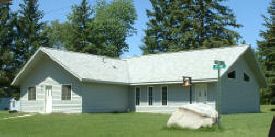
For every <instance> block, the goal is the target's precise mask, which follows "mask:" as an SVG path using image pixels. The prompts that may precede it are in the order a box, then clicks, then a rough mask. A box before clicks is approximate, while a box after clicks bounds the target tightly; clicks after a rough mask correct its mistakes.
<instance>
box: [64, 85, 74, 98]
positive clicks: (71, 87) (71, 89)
mask: <svg viewBox="0 0 275 137" xmlns="http://www.w3.org/2000/svg"><path fill="white" fill-rule="evenodd" d="M68 85H69V86H71V98H70V99H66V100H64V99H62V92H63V86H68ZM72 93H73V86H72V84H61V101H72V98H73V97H72V95H73V94H72Z"/></svg>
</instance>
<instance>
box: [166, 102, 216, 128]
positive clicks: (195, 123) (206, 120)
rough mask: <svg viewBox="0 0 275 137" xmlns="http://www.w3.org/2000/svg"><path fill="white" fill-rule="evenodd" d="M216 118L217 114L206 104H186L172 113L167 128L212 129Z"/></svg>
mask: <svg viewBox="0 0 275 137" xmlns="http://www.w3.org/2000/svg"><path fill="white" fill-rule="evenodd" d="M217 118H218V112H217V111H216V110H215V109H214V108H213V107H211V106H209V105H206V104H188V105H183V106H181V107H179V109H178V110H177V111H175V112H174V113H172V115H171V117H170V118H169V120H168V122H167V126H168V127H169V128H170V127H180V128H189V129H199V128H201V127H212V126H213V124H214V123H215V122H216V119H217Z"/></svg>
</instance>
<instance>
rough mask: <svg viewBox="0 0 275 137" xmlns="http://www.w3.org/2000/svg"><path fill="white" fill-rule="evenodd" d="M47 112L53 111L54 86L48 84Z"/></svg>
mask: <svg viewBox="0 0 275 137" xmlns="http://www.w3.org/2000/svg"><path fill="white" fill-rule="evenodd" d="M45 100H46V106H45V108H46V113H51V112H52V86H46V96H45Z"/></svg>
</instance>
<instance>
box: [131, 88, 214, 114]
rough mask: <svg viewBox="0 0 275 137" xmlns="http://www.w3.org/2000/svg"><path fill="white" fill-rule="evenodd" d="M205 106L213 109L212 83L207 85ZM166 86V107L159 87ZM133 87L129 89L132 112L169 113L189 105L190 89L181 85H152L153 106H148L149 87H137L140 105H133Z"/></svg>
mask: <svg viewBox="0 0 275 137" xmlns="http://www.w3.org/2000/svg"><path fill="white" fill-rule="evenodd" d="M206 85H207V87H209V88H207V94H208V96H207V102H206V103H207V104H209V105H211V106H213V107H215V100H214V99H215V96H214V95H215V92H216V87H215V86H216V85H215V84H214V83H207V84H206ZM163 86H168V94H167V96H168V101H167V105H166V106H165V105H162V102H161V101H162V99H161V98H162V97H161V96H162V95H161V87H163ZM135 87H136V86H131V87H130V88H129V97H128V98H129V108H130V109H131V110H132V111H137V112H153V113H171V112H174V111H175V110H177V109H178V107H179V106H181V105H184V104H189V103H190V88H189V87H182V85H181V84H171V85H152V87H153V105H151V106H149V105H148V91H147V90H148V89H147V88H148V87H149V86H137V87H140V88H141V90H140V94H141V95H140V105H138V106H136V105H135ZM192 101H193V103H196V102H195V85H193V88H192Z"/></svg>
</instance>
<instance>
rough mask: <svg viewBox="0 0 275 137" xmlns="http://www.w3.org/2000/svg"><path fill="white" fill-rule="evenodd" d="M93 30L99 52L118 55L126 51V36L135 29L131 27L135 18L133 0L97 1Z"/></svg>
mask: <svg viewBox="0 0 275 137" xmlns="http://www.w3.org/2000/svg"><path fill="white" fill-rule="evenodd" d="M95 11H96V14H95V19H94V24H95V31H96V32H98V33H97V34H98V35H97V39H99V40H100V41H99V42H98V43H100V45H101V47H103V49H104V50H103V52H101V54H103V55H107V56H112V57H118V56H119V55H121V54H122V53H123V52H127V51H128V48H129V46H128V44H127V43H126V38H127V37H129V36H132V35H133V34H134V33H135V32H136V30H135V28H134V27H133V25H134V21H135V20H136V19H137V15H136V11H135V8H134V5H133V0H114V1H112V2H111V3H109V4H108V3H106V1H99V2H98V3H97V5H96V7H95Z"/></svg>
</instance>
